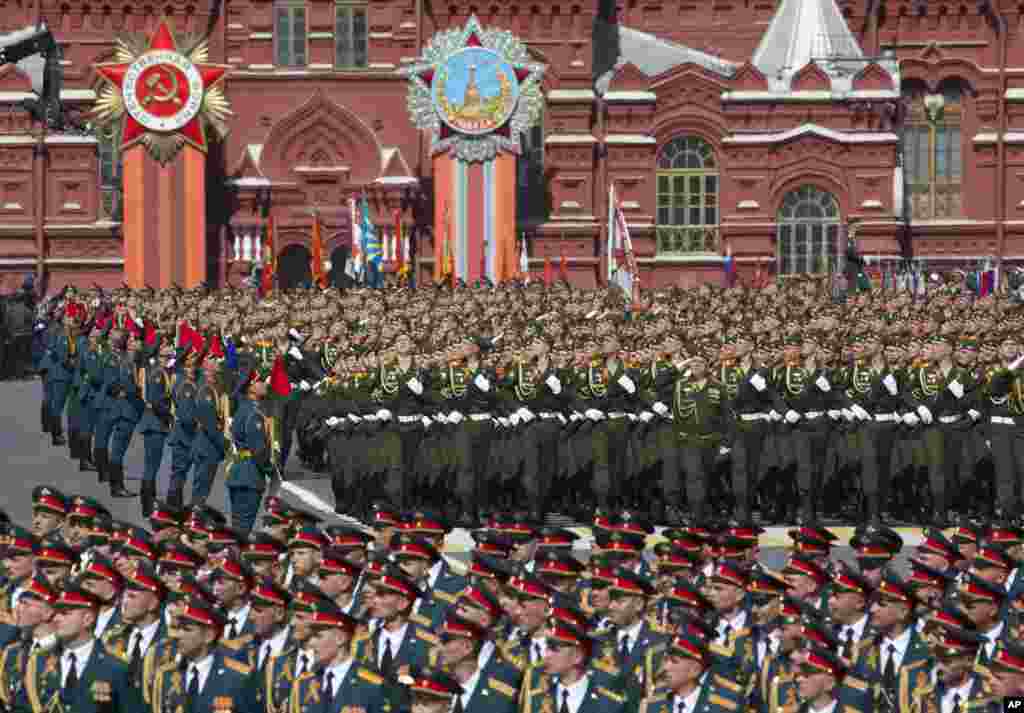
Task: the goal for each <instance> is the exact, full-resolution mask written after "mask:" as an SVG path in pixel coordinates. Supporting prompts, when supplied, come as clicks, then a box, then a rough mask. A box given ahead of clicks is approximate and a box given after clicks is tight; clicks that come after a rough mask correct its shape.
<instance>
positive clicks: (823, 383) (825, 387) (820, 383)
mask: <svg viewBox="0 0 1024 713" xmlns="http://www.w3.org/2000/svg"><path fill="white" fill-rule="evenodd" d="M814 385H815V386H817V387H818V388H819V389H821V390H822V391H824V392H826V393H828V392H829V391H831V390H832V384H830V383H828V379H826V378H825V377H824V376H819V377H818V379H817V381H815V382H814Z"/></svg>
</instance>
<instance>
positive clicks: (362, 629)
mask: <svg viewBox="0 0 1024 713" xmlns="http://www.w3.org/2000/svg"><path fill="white" fill-rule="evenodd" d="M353 638H354V639H355V640H356V641H364V640H365V639H369V638H370V628H369V627H366V626H358V627H356V633H355V636H354V637H353Z"/></svg>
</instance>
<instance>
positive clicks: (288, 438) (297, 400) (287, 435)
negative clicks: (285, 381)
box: [281, 396, 302, 471]
mask: <svg viewBox="0 0 1024 713" xmlns="http://www.w3.org/2000/svg"><path fill="white" fill-rule="evenodd" d="M301 406H302V397H301V396H292V397H291V398H290V399H288V400H287V401H285V402H284V405H283V406H282V408H281V470H282V471H283V470H284V467H285V465H286V464H287V463H288V456H289V454H291V452H292V438H293V437H294V435H295V422H296V421H297V420H298V417H299V408H301Z"/></svg>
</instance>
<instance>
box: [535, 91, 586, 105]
mask: <svg viewBox="0 0 1024 713" xmlns="http://www.w3.org/2000/svg"><path fill="white" fill-rule="evenodd" d="M596 97H597V95H596V94H594V91H593V90H592V89H552V90H551V91H549V92H548V93H547V95H546V96H545V99H547V101H548V102H550V103H551V104H570V103H575V102H592V101H594V99H595V98H596Z"/></svg>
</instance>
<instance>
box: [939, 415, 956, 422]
mask: <svg viewBox="0 0 1024 713" xmlns="http://www.w3.org/2000/svg"><path fill="white" fill-rule="evenodd" d="M960 418H961V417H960V416H939V423H956V422H957V421H959V420H960Z"/></svg>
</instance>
